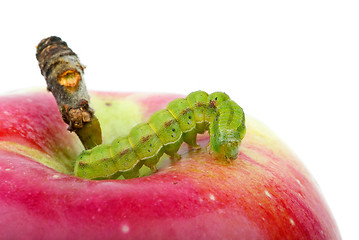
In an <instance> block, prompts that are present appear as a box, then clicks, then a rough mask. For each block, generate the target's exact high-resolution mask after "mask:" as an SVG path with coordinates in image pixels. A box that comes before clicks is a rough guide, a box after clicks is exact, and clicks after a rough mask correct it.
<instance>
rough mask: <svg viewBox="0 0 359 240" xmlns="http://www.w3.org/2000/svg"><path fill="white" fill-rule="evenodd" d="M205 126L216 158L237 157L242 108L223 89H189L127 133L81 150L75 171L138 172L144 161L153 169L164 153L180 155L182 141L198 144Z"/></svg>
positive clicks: (93, 175) (86, 174)
mask: <svg viewBox="0 0 359 240" xmlns="http://www.w3.org/2000/svg"><path fill="white" fill-rule="evenodd" d="M206 130H208V131H209V134H210V148H211V152H212V153H213V154H214V155H215V157H216V158H221V159H227V160H233V159H236V158H237V156H238V151H239V145H240V143H241V140H242V139H243V137H244V135H245V132H246V127H245V117H244V113H243V110H242V108H241V107H240V106H238V105H237V104H236V103H235V102H234V101H232V100H230V98H229V96H228V95H227V94H225V93H223V92H214V93H212V94H210V95H208V94H207V93H206V92H203V91H196V92H192V93H190V94H189V95H188V96H187V97H186V98H178V99H175V100H173V101H171V102H170V103H169V104H168V105H167V108H166V109H163V110H159V111H157V112H155V113H154V114H153V115H152V116H151V117H150V119H149V120H148V122H147V123H140V124H138V125H136V126H135V127H134V128H132V130H131V131H130V133H129V135H128V136H124V137H119V138H116V139H115V140H114V141H113V142H112V143H111V144H108V145H99V146H96V147H94V148H93V149H90V150H85V151H83V152H82V153H81V154H80V155H79V157H78V158H77V160H76V163H75V170H74V173H75V175H76V176H79V177H82V178H88V179H101V178H118V177H119V176H121V175H122V176H123V177H125V178H133V177H137V176H138V174H139V169H140V168H141V167H142V166H143V165H146V166H148V167H149V168H151V169H155V166H156V164H157V162H158V161H159V158H160V157H161V156H162V155H163V153H166V154H167V155H169V156H170V157H172V158H180V156H179V155H178V154H177V151H178V149H179V148H180V146H181V144H182V143H183V142H186V143H187V144H188V145H190V146H192V147H195V148H199V146H198V145H197V140H196V138H197V133H204V132H205V131H206Z"/></svg>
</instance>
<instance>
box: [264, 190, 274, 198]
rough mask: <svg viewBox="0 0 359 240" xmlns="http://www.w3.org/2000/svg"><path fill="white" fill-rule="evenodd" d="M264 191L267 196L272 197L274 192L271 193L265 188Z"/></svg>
mask: <svg viewBox="0 0 359 240" xmlns="http://www.w3.org/2000/svg"><path fill="white" fill-rule="evenodd" d="M264 193H265V195H266V196H267V197H269V198H272V197H273V196H272V194H270V193H269V192H268V191H267V190H264Z"/></svg>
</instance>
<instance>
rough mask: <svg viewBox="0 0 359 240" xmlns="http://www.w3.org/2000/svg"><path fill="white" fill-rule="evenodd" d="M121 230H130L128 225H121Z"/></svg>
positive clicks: (125, 231) (126, 231) (124, 231)
mask: <svg viewBox="0 0 359 240" xmlns="http://www.w3.org/2000/svg"><path fill="white" fill-rule="evenodd" d="M121 230H122V232H123V233H128V232H129V231H130V227H129V226H128V225H123V226H122V229H121Z"/></svg>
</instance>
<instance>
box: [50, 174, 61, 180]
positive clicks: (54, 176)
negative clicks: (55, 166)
mask: <svg viewBox="0 0 359 240" xmlns="http://www.w3.org/2000/svg"><path fill="white" fill-rule="evenodd" d="M59 177H60V176H59V175H57V174H55V175H53V176H52V178H54V179H57V178H59Z"/></svg>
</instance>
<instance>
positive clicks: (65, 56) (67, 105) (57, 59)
mask: <svg viewBox="0 0 359 240" xmlns="http://www.w3.org/2000/svg"><path fill="white" fill-rule="evenodd" d="M36 58H37V60H38V62H39V67H40V70H41V74H42V75H43V76H44V77H45V80H46V83H47V90H48V91H50V92H51V93H52V94H53V96H54V97H55V99H56V102H57V105H58V107H59V111H60V112H61V115H62V119H63V120H64V122H65V123H66V124H68V128H67V130H69V131H70V132H75V133H76V134H77V136H78V137H79V138H80V140H81V142H82V144H83V145H84V147H85V149H91V148H93V147H95V146H96V145H100V144H101V143H102V135H101V127H100V123H99V121H98V119H97V117H96V116H95V114H94V110H93V109H92V108H91V107H90V106H89V100H90V96H89V94H88V92H87V89H86V85H85V81H84V78H83V74H84V69H85V66H84V65H82V64H81V63H80V60H79V58H78V57H77V55H76V54H75V53H74V52H73V51H72V50H71V49H70V48H69V47H68V46H67V44H66V42H64V41H62V40H61V38H59V37H56V36H51V37H48V38H45V39H43V40H41V41H40V43H39V44H38V46H37V51H36Z"/></svg>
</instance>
